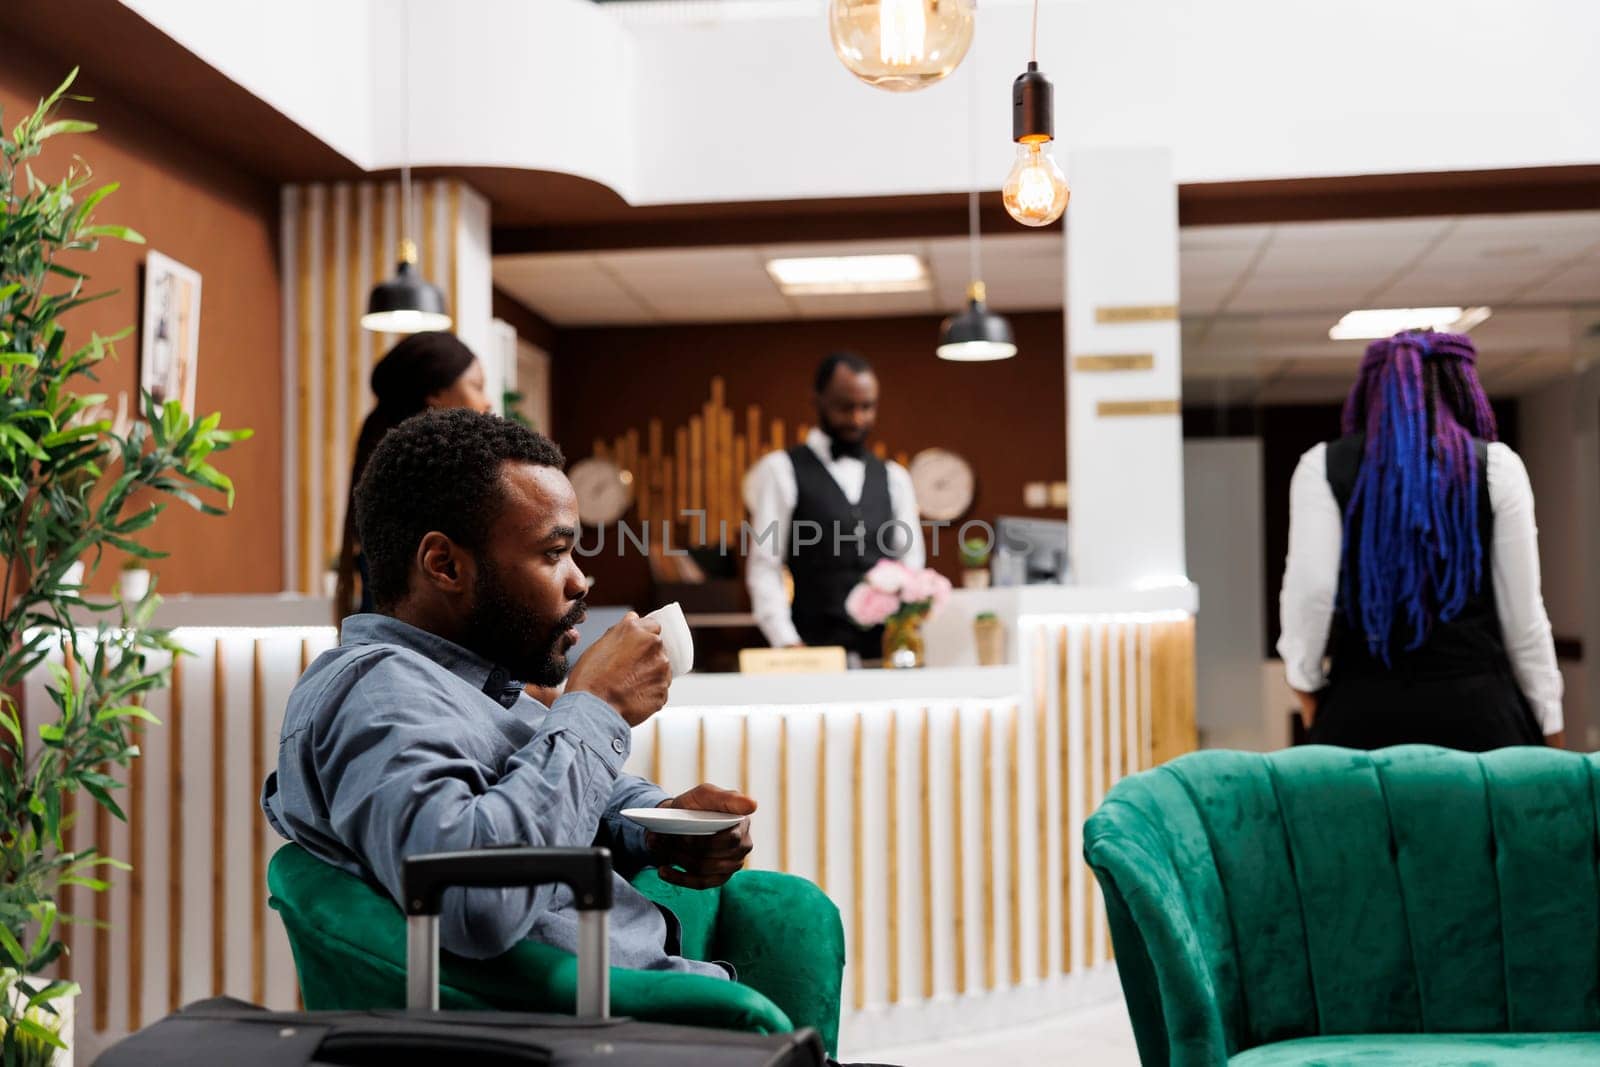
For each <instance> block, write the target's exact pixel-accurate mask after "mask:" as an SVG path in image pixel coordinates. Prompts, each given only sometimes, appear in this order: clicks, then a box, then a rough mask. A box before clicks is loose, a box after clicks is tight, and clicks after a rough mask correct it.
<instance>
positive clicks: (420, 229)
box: [401, 182, 439, 280]
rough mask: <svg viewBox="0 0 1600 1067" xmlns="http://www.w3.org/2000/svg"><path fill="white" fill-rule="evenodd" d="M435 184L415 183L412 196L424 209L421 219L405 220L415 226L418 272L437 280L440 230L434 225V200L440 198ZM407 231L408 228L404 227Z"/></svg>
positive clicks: (413, 232)
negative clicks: (436, 255) (436, 257)
mask: <svg viewBox="0 0 1600 1067" xmlns="http://www.w3.org/2000/svg"><path fill="white" fill-rule="evenodd" d="M435 184H436V183H434V182H415V183H413V184H412V186H411V195H412V196H413V197H415V198H416V199H417V200H418V201H420V203H419V205H418V206H419V207H420V208H421V209H422V214H421V217H420V218H416V219H406V220H404V221H405V222H406V223H407V225H408V226H415V227H416V229H414V230H412V231H411V235H412V237H413V238H415V240H416V242H417V270H418V271H420V272H421V274H422V276H423V277H424V278H428V279H430V280H431V279H436V278H438V277H439V274H438V272H437V271H436V270H435V269H434V266H433V265H434V263H435V262H436V260H435V259H434V256H435V254H436V253H437V252H438V249H439V228H438V226H437V225H435V223H434V219H435V217H436V216H435V214H434V206H433V204H434V200H435V199H436V197H437V196H438V192H437V190H436V189H435ZM401 228H402V229H406V228H407V227H406V226H402V227H401Z"/></svg>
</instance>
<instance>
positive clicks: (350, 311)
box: [335, 186, 453, 544]
mask: <svg viewBox="0 0 1600 1067" xmlns="http://www.w3.org/2000/svg"><path fill="white" fill-rule="evenodd" d="M347 204H348V208H347V210H346V213H345V219H344V234H345V236H344V240H345V257H344V277H345V296H344V300H345V308H344V310H345V359H344V382H345V386H344V390H345V395H344V400H345V428H346V430H347V431H348V435H347V436H346V438H345V440H343V441H342V442H340V451H339V461H340V463H349V462H350V461H351V460H352V459H354V458H355V441H356V437H357V436H359V435H360V433H361V420H362V419H363V418H364V417H365V416H366V400H367V383H366V382H364V381H362V376H361V368H362V365H363V362H364V361H363V359H362V356H363V355H364V354H365V352H366V347H367V345H368V344H369V343H370V342H369V341H368V339H367V335H368V334H369V333H371V332H372V331H370V330H363V329H362V328H361V315H362V313H363V312H365V311H366V310H367V294H366V293H365V292H364V291H363V290H362V286H361V278H362V275H363V274H364V273H365V272H366V271H365V267H364V265H363V264H362V262H361V193H360V190H359V188H357V187H354V186H352V187H351V189H350V196H349V199H348V201H347ZM452 306H453V305H452ZM340 518H341V519H342V518H343V510H342V509H341V511H340ZM335 529H336V530H337V531H338V536H339V541H340V543H341V544H343V542H344V528H343V526H342V525H341V526H339V527H336V528H335Z"/></svg>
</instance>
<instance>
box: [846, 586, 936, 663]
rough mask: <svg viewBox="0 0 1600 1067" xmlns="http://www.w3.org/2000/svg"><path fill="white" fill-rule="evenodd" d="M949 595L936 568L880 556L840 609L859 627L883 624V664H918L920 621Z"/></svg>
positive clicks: (919, 657) (919, 659)
mask: <svg viewBox="0 0 1600 1067" xmlns="http://www.w3.org/2000/svg"><path fill="white" fill-rule="evenodd" d="M949 597H950V580H949V579H948V578H946V577H945V576H944V575H942V574H940V573H939V572H938V571H936V570H933V569H932V568H931V567H923V568H921V569H917V568H913V567H908V566H906V565H905V564H904V563H901V562H900V561H899V560H895V559H883V560H879V561H878V562H877V563H875V564H873V566H872V569H871V570H870V571H868V572H867V576H866V577H865V578H863V579H861V581H860V582H858V583H856V587H855V588H854V589H852V590H850V594H849V595H848V596H847V597H845V600H844V609H845V611H847V612H848V613H849V614H850V617H851V618H852V619H854V620H855V623H856V625H857V626H860V627H861V628H863V629H871V628H872V627H874V626H882V627H883V665H884V666H885V667H920V666H922V663H923V655H922V624H923V622H924V621H925V620H926V619H927V618H928V617H929V616H931V615H932V614H933V613H934V612H936V611H938V610H939V609H940V608H941V607H943V606H944V602H945V601H946V600H948V599H949Z"/></svg>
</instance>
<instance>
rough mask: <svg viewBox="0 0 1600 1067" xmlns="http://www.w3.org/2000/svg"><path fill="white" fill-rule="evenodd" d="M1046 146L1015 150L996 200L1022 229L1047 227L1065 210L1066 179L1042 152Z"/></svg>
mask: <svg viewBox="0 0 1600 1067" xmlns="http://www.w3.org/2000/svg"><path fill="white" fill-rule="evenodd" d="M1047 143H1048V142H1030V143H1027V144H1019V145H1018V146H1017V161H1016V162H1015V163H1013V164H1012V165H1011V173H1010V174H1007V175H1006V183H1005V185H1004V186H1002V187H1001V190H1000V198H1001V199H1002V200H1003V201H1005V205H1006V212H1007V213H1008V214H1009V215H1010V216H1011V217H1012V218H1014V219H1016V220H1017V221H1018V222H1020V223H1022V224H1023V225H1024V226H1048V225H1050V224H1051V223H1052V222H1054V221H1056V219H1059V218H1060V217H1061V213H1062V212H1063V211H1065V210H1067V199H1068V198H1069V197H1070V196H1071V195H1072V194H1071V192H1070V191H1069V190H1068V189H1067V176H1066V175H1065V174H1062V173H1061V168H1060V167H1058V166H1056V161H1055V160H1054V159H1051V158H1050V153H1049V151H1048V150H1047V149H1046V148H1045V145H1046V144H1047Z"/></svg>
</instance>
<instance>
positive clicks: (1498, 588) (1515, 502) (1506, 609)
mask: <svg viewBox="0 0 1600 1067" xmlns="http://www.w3.org/2000/svg"><path fill="white" fill-rule="evenodd" d="M1487 473H1488V479H1489V503H1490V506H1491V507H1492V508H1493V509H1494V547H1493V550H1492V552H1491V555H1492V557H1493V559H1492V563H1493V574H1494V603H1495V611H1496V613H1497V614H1498V615H1499V616H1500V631H1501V635H1502V637H1503V639H1504V640H1505V645H1506V656H1507V658H1508V659H1510V661H1511V673H1512V675H1513V676H1514V677H1515V678H1516V680H1517V687H1518V688H1519V689H1521V690H1522V695H1523V696H1525V697H1527V698H1528V703H1529V704H1530V705H1532V707H1533V711H1534V714H1535V715H1536V716H1537V717H1538V719H1539V724H1540V728H1541V729H1542V730H1543V731H1544V732H1545V733H1546V734H1553V733H1558V732H1559V731H1560V730H1561V729H1562V725H1563V722H1564V719H1563V716H1562V711H1561V695H1562V683H1561V669H1560V667H1559V666H1558V665H1557V663H1556V646H1555V638H1554V636H1553V635H1552V633H1551V630H1550V616H1549V614H1548V613H1546V611H1545V607H1544V595H1543V592H1542V590H1541V588H1540V578H1539V527H1538V524H1537V523H1536V522H1535V521H1534V514H1533V486H1532V484H1531V483H1530V482H1529V481H1528V469H1527V467H1525V466H1524V465H1523V463H1522V458H1521V457H1520V456H1518V455H1517V454H1516V453H1515V452H1513V451H1512V450H1511V449H1510V448H1508V447H1507V446H1505V445H1503V444H1491V445H1490V446H1489V470H1488V472H1487Z"/></svg>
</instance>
